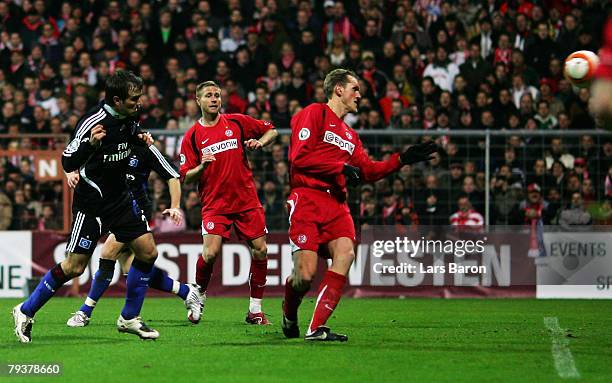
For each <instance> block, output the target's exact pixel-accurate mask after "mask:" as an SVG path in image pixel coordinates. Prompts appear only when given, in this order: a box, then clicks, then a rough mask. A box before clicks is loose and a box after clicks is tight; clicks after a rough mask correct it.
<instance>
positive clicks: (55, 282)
mask: <svg viewBox="0 0 612 383" xmlns="http://www.w3.org/2000/svg"><path fill="white" fill-rule="evenodd" d="M66 282H68V277H67V276H66V274H64V270H62V267H61V266H60V264H59V263H58V264H57V265H55V266H54V267H53V268H52V269H51V270H49V271H47V274H45V276H44V277H43V279H42V280H41V281H40V283H39V284H38V286H36V289H35V290H34V292H33V293H32V294H31V295H30V297H29V298H28V299H27V300H26V301H25V302H23V305H22V306H21V312H22V313H24V314H25V315H27V316H29V317H31V318H32V317H34V315H35V314H36V312H37V311H38V310H40V308H41V307H43V306H44V304H45V303H47V301H48V300H49V299H51V297H52V296H54V295H55V292H56V291H57V289H59V288H60V287H62V286H63V285H64V283H66Z"/></svg>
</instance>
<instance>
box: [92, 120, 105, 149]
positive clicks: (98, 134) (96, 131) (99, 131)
mask: <svg viewBox="0 0 612 383" xmlns="http://www.w3.org/2000/svg"><path fill="white" fill-rule="evenodd" d="M104 137H106V129H104V126H102V125H96V126H94V127H93V129H91V135H90V136H89V143H90V144H91V145H92V146H100V143H101V142H102V139H103V138H104Z"/></svg>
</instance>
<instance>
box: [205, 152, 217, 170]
mask: <svg viewBox="0 0 612 383" xmlns="http://www.w3.org/2000/svg"><path fill="white" fill-rule="evenodd" d="M216 160H217V159H216V158H215V155H214V154H212V153H204V154H202V162H201V163H202V166H203V167H204V168H206V167H207V166H208V165H210V163H211V162H213V161H216Z"/></svg>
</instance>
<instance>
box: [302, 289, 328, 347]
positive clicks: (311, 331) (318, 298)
mask: <svg viewBox="0 0 612 383" xmlns="http://www.w3.org/2000/svg"><path fill="white" fill-rule="evenodd" d="M325 290H327V285H325V286H323V288H322V289H321V292H320V293H319V296H318V297H317V303H315V308H314V311H313V312H312V319H310V324H309V325H308V332H307V333H306V335H310V334H312V333H313V332H314V330H316V328H315V329H313V328H312V322H313V321H314V317H315V313H316V312H317V307H318V306H319V302H320V301H321V297H323V294H324V293H325Z"/></svg>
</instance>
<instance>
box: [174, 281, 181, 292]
mask: <svg viewBox="0 0 612 383" xmlns="http://www.w3.org/2000/svg"><path fill="white" fill-rule="evenodd" d="M180 288H181V282H179V281H174V282H172V294H175V295H176V294H178V292H179V290H180Z"/></svg>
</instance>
